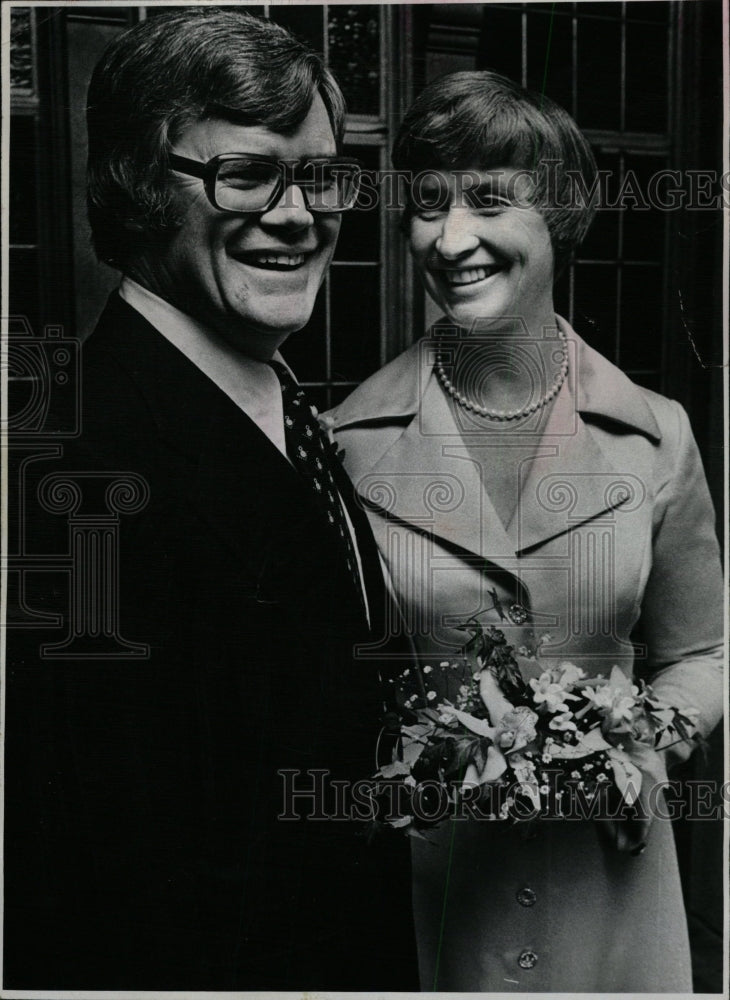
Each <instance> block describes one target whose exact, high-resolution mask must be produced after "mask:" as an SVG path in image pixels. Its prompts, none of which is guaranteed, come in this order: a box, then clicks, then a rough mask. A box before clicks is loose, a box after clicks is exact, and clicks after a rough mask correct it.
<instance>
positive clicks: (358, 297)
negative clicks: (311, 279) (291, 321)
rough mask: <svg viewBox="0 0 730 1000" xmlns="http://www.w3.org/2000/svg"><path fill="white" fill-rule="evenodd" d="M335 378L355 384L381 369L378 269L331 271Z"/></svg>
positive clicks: (360, 268)
mask: <svg viewBox="0 0 730 1000" xmlns="http://www.w3.org/2000/svg"><path fill="white" fill-rule="evenodd" d="M330 294H331V304H332V379H333V381H335V382H343V381H347V382H349V381H354V382H360V381H362V379H365V378H367V377H368V375H372V373H373V372H375V371H377V370H378V368H379V367H380V282H379V268H377V267H368V266H367V265H363V266H360V267H354V266H351V267H348V266H347V265H346V264H343V265H342V266H341V267H335V268H333V269H332V277H331V293H330Z"/></svg>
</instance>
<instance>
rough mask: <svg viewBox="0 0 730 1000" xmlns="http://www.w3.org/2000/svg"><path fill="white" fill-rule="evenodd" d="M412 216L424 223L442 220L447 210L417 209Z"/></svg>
mask: <svg viewBox="0 0 730 1000" xmlns="http://www.w3.org/2000/svg"><path fill="white" fill-rule="evenodd" d="M413 214H414V215H415V216H416V217H417V218H418V219H421V220H423V221H424V222H432V221H433V220H434V219H443V217H444V216H445V215H446V214H447V210H446V209H445V208H417V209H415V210H414V213H413Z"/></svg>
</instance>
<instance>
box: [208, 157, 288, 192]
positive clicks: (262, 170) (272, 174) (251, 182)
mask: <svg viewBox="0 0 730 1000" xmlns="http://www.w3.org/2000/svg"><path fill="white" fill-rule="evenodd" d="M276 176H277V173H276V168H273V169H272V167H271V166H269V164H255V163H246V164H237V163H231V164H225V165H224V166H222V167H221V169H220V170H219V172H218V180H219V182H221V183H223V184H226V185H227V186H228V187H232V188H236V190H238V191H250V190H251V189H252V188H257V187H261V186H262V185H264V186H265V185H268V184H271V183H272V181H274V180H275V179H276Z"/></svg>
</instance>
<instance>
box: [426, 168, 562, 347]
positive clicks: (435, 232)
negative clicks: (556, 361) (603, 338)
mask: <svg viewBox="0 0 730 1000" xmlns="http://www.w3.org/2000/svg"><path fill="white" fill-rule="evenodd" d="M529 183H530V182H529V180H528V178H527V177H526V172H525V171H518V170H515V169H511V168H506V169H503V170H470V171H436V170H435V171H429V172H428V173H427V174H426V173H424V174H422V175H421V179H420V181H419V183H418V187H417V197H416V199H415V201H416V204H414V206H413V209H412V216H411V221H410V247H411V253H412V254H413V258H414V260H415V262H416V265H417V266H418V268H419V270H420V272H421V275H422V277H423V281H424V283H425V285H426V288H427V289H428V292H429V293H430V295H431V296H432V297H433V299H434V301H435V302H436V303H437V304H438V305H439V306H440V307H441V308H442V309H443V310H444V312H445V313H446V315H447V317H448V318H449V319H450V320H451V321H452V322H454V323H458V325H459V326H461V327H463V328H466V329H471V328H472V327H473V326H474V325H475V323H477V322H478V321H479V325H480V327H481V326H483V325H487V326H494V323H487V324H484V323H482V322H481V321H485V320H491V321H494V320H497V321H499V323H498V325H499V327H500V329H505V330H507V329H514V330H515V331H516V332H524V327H525V325H526V327H527V330H529V331H533V330H534V332H535V333H537V332H538V331H539V329H540V327H541V326H542V325H549V326H553V325H554V323H555V314H554V310H553V264H554V261H553V251H552V246H551V244H550V235H549V233H548V229H547V226H546V224H545V220H544V219H543V217H542V216H541V215H540V213H539V212H538V211H537V210H536V209H535V208H533V207H530V205H529V191H528V189H527V187H526V185H528V184H529ZM505 321H506V322H505Z"/></svg>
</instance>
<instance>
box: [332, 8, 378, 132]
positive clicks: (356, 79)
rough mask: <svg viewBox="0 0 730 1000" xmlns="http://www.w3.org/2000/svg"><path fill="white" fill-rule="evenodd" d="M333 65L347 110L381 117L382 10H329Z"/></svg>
mask: <svg viewBox="0 0 730 1000" xmlns="http://www.w3.org/2000/svg"><path fill="white" fill-rule="evenodd" d="M327 31H328V40H329V66H330V69H331V70H332V72H333V73H334V75H335V76H336V77H337V80H338V82H339V84H340V86H341V87H342V90H343V92H344V94H345V98H346V100H347V110H348V111H349V112H350V113H351V114H356V115H379V114H380V8H379V7H377V6H375V5H374V4H360V5H354V4H353V5H349V4H348V6H347V7H344V6H343V7H334V6H331V7H329V8H328V11H327Z"/></svg>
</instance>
